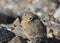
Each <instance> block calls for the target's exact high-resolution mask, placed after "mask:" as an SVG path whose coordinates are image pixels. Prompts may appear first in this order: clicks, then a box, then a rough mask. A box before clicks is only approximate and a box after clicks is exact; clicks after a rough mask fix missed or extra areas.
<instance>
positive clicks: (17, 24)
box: [12, 18, 20, 27]
mask: <svg viewBox="0 0 60 43" xmlns="http://www.w3.org/2000/svg"><path fill="white" fill-rule="evenodd" d="M19 25H20V21H19V18H16V19H15V21H14V22H13V23H12V26H13V27H17V26H19Z"/></svg>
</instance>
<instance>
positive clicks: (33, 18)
mask: <svg viewBox="0 0 60 43" xmlns="http://www.w3.org/2000/svg"><path fill="white" fill-rule="evenodd" d="M21 25H22V30H23V32H24V34H25V35H26V37H27V38H28V39H29V40H30V41H32V43H40V42H41V41H42V40H43V39H44V38H45V36H46V26H45V25H44V24H43V23H42V21H41V20H40V18H39V17H38V16H37V15H36V14H33V13H32V12H25V13H24V14H23V16H22V21H21Z"/></svg>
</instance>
